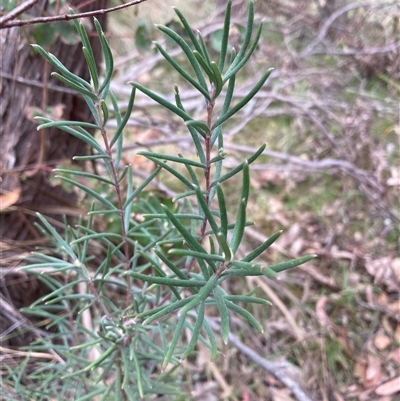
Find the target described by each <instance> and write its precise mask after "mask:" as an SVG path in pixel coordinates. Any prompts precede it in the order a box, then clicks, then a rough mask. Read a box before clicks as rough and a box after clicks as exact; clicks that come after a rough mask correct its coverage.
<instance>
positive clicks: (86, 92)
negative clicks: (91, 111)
mask: <svg viewBox="0 0 400 401" xmlns="http://www.w3.org/2000/svg"><path fill="white" fill-rule="evenodd" d="M51 75H52V76H53V77H54V78H57V79H58V80H59V81H61V82H62V83H64V84H65V85H67V86H69V87H70V88H72V89H75V90H76V91H78V92H79V93H81V94H82V95H86V96H88V97H90V98H91V99H92V100H94V101H96V100H97V96H96V95H95V94H94V93H92V92H90V90H88V89H86V88H84V87H83V86H81V85H79V84H77V83H75V82H74V81H71V80H70V79H68V78H65V77H64V76H63V75H61V74H59V73H58V72H52V73H51Z"/></svg>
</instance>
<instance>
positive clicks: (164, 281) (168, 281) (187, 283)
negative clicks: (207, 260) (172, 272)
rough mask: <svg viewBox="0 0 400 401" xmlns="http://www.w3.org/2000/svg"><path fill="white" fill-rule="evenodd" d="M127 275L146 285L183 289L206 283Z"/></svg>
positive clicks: (144, 275) (130, 273)
mask: <svg viewBox="0 0 400 401" xmlns="http://www.w3.org/2000/svg"><path fill="white" fill-rule="evenodd" d="M128 274H129V275H130V276H131V277H133V278H136V279H138V280H142V281H145V282H147V283H152V284H160V285H166V286H174V287H185V288H190V287H202V286H204V285H205V284H206V283H207V282H206V281H200V280H179V279H176V278H167V277H153V276H149V275H146V274H141V273H136V272H132V271H130V272H129V273H128Z"/></svg>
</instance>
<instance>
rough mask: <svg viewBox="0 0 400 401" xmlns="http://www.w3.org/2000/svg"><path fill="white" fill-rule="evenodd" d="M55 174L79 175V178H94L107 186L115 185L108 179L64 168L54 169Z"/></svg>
mask: <svg viewBox="0 0 400 401" xmlns="http://www.w3.org/2000/svg"><path fill="white" fill-rule="evenodd" d="M53 171H54V172H55V173H65V174H71V175H77V176H79V177H88V178H92V179H94V180H97V181H101V182H105V183H106V184H109V185H113V186H114V183H113V182H112V181H110V180H108V179H107V178H104V177H102V176H100V175H97V174H93V173H87V172H86V171H80V170H69V169H64V168H55V169H53Z"/></svg>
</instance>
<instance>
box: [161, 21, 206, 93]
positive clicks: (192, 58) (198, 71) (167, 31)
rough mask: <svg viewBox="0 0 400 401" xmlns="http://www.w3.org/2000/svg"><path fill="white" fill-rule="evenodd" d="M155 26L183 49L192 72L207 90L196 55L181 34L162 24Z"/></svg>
mask: <svg viewBox="0 0 400 401" xmlns="http://www.w3.org/2000/svg"><path fill="white" fill-rule="evenodd" d="M156 26H157V28H158V29H159V30H160V31H161V32H164V33H165V34H166V35H168V36H169V37H170V38H171V39H173V40H174V41H175V42H176V43H177V44H178V46H179V47H180V48H181V49H182V50H183V52H184V53H185V54H186V57H187V58H188V60H189V63H190V64H191V65H192V67H193V69H194V72H195V74H196V76H197V79H198V81H199V83H200V85H201V86H202V87H203V88H204V89H205V90H207V84H206V81H205V79H204V76H203V74H202V72H201V69H200V66H199V63H198V61H197V59H196V57H195V56H194V55H193V52H192V50H191V48H190V47H189V45H188V44H187V43H186V42H185V41H184V40H183V39H182V37H181V36H179V35H178V34H177V33H176V32H174V31H173V30H172V29H170V28H168V27H166V26H163V25H156Z"/></svg>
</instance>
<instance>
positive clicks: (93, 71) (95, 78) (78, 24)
mask: <svg viewBox="0 0 400 401" xmlns="http://www.w3.org/2000/svg"><path fill="white" fill-rule="evenodd" d="M74 24H75V28H76V30H77V32H78V33H79V36H80V37H81V40H82V44H83V48H84V49H85V51H86V52H87V54H85V58H86V60H87V63H88V66H89V72H90V75H91V77H92V82H93V86H94V88H95V89H96V90H98V87H99V74H98V71H97V65H96V59H95V58H94V54H93V49H92V45H91V44H90V40H89V36H88V34H87V32H86V29H85V27H84V25H83V23H82V21H80V20H78V19H74ZM85 51H84V53H85ZM89 64H90V65H89Z"/></svg>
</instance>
